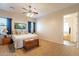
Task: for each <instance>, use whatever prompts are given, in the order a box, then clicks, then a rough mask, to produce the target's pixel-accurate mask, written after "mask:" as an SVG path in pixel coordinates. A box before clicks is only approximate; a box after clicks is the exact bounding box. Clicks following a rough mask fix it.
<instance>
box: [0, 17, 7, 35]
mask: <svg viewBox="0 0 79 59" xmlns="http://www.w3.org/2000/svg"><path fill="white" fill-rule="evenodd" d="M4 28H6V29H7V19H6V18H0V34H5V33H4V32H3V30H4Z"/></svg>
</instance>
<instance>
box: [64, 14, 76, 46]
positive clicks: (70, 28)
mask: <svg viewBox="0 0 79 59" xmlns="http://www.w3.org/2000/svg"><path fill="white" fill-rule="evenodd" d="M76 41H77V13H73V14H68V15H65V16H64V44H65V45H69V46H76Z"/></svg>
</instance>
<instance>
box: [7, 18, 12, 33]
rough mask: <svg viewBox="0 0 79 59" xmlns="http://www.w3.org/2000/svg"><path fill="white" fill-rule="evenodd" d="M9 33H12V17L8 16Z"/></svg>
mask: <svg viewBox="0 0 79 59" xmlns="http://www.w3.org/2000/svg"><path fill="white" fill-rule="evenodd" d="M7 31H8V32H7V34H12V19H11V18H7Z"/></svg>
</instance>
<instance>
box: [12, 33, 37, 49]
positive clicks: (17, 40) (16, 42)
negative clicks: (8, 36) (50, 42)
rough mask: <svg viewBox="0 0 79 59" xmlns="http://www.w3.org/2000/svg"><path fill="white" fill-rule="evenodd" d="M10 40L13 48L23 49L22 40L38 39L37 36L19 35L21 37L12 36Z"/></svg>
mask: <svg viewBox="0 0 79 59" xmlns="http://www.w3.org/2000/svg"><path fill="white" fill-rule="evenodd" d="M12 39H13V41H14V45H15V48H16V49H17V48H22V47H23V40H25V39H38V35H37V34H30V33H29V34H21V35H12Z"/></svg>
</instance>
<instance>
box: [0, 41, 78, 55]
mask: <svg viewBox="0 0 79 59" xmlns="http://www.w3.org/2000/svg"><path fill="white" fill-rule="evenodd" d="M39 44H40V46H39V47H36V48H33V49H31V50H28V51H27V50H25V49H24V48H22V49H17V50H15V49H14V47H13V44H11V45H6V46H5V45H4V46H0V55H1V56H3V55H4V56H74V55H79V49H78V48H75V47H70V46H65V45H62V44H57V43H52V42H49V41H46V40H40V43H39Z"/></svg>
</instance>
